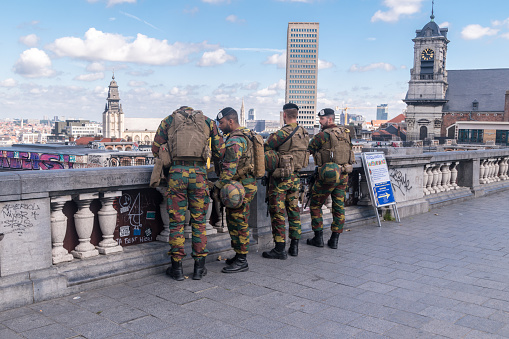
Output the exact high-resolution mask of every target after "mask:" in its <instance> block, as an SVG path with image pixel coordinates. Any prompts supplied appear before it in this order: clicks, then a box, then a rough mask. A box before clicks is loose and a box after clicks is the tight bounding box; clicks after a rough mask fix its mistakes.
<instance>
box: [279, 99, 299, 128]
mask: <svg viewBox="0 0 509 339" xmlns="http://www.w3.org/2000/svg"><path fill="white" fill-rule="evenodd" d="M298 115H299V106H297V105H295V104H293V103H288V104H285V105H284V106H283V120H284V122H285V124H291V123H294V122H297V116H298Z"/></svg>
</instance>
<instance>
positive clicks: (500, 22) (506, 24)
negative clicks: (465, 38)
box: [491, 18, 509, 27]
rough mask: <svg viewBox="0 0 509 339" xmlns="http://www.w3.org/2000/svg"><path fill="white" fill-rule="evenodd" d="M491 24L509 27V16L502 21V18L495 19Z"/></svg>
mask: <svg viewBox="0 0 509 339" xmlns="http://www.w3.org/2000/svg"><path fill="white" fill-rule="evenodd" d="M491 24H492V25H493V26H508V27H509V18H507V19H505V20H502V21H500V20H493V21H492V22H491Z"/></svg>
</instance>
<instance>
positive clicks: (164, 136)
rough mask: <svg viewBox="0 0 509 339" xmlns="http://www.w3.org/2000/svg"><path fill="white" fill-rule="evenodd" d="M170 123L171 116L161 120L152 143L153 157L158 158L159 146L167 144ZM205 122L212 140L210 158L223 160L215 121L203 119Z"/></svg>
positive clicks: (220, 138)
mask: <svg viewBox="0 0 509 339" xmlns="http://www.w3.org/2000/svg"><path fill="white" fill-rule="evenodd" d="M172 121H173V117H172V116H171V115H169V116H167V117H166V118H165V119H163V121H161V124H160V125H159V128H158V129H157V132H156V136H155V137H154V142H153V143H152V153H153V154H154V157H158V156H159V148H160V147H161V145H162V144H164V143H166V142H168V129H169V127H170V125H171V123H172ZM205 122H206V124H207V125H208V126H209V127H210V137H211V138H212V143H211V146H212V147H211V151H212V158H213V159H215V160H220V159H222V158H223V156H224V152H225V147H224V141H223V137H222V135H221V134H219V131H218V129H217V125H216V122H215V121H213V120H212V119H210V118H208V117H205Z"/></svg>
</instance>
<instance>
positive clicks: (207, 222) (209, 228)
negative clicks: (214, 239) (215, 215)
mask: <svg viewBox="0 0 509 339" xmlns="http://www.w3.org/2000/svg"><path fill="white" fill-rule="evenodd" d="M213 205H214V204H213V202H212V199H210V203H209V208H208V209H207V215H206V216H205V225H206V230H207V236H209V235H212V234H216V233H217V230H216V229H215V228H214V227H213V226H212V225H211V224H210V216H211V215H212V208H214V206H213Z"/></svg>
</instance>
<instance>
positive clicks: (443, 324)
mask: <svg viewBox="0 0 509 339" xmlns="http://www.w3.org/2000/svg"><path fill="white" fill-rule="evenodd" d="M421 329H422V330H424V331H428V332H431V333H434V334H439V335H443V336H446V337H450V338H461V337H463V336H465V335H467V334H468V333H469V332H470V331H471V329H470V328H468V327H463V326H459V325H455V324H452V323H450V322H448V321H443V320H437V319H433V320H431V321H430V322H429V323H427V324H425V325H423V326H422V327H421Z"/></svg>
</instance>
